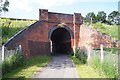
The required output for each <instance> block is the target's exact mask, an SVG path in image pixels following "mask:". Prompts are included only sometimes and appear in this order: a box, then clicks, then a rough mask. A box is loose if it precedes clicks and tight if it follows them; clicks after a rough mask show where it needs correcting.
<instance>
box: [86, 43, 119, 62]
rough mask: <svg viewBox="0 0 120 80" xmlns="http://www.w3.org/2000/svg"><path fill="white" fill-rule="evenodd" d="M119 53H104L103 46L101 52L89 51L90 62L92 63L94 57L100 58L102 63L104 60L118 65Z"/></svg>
mask: <svg viewBox="0 0 120 80" xmlns="http://www.w3.org/2000/svg"><path fill="white" fill-rule="evenodd" d="M117 52H118V51H116V54H113V53H112V52H110V51H104V50H103V45H101V49H100V50H88V53H87V54H88V62H89V61H91V60H92V59H93V58H94V57H98V58H99V59H100V61H101V63H102V62H103V61H104V60H107V61H109V62H113V63H118V54H117Z"/></svg>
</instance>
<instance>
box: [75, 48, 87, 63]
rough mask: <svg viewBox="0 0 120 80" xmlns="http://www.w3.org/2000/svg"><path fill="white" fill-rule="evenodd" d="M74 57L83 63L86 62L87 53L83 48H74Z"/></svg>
mask: <svg viewBox="0 0 120 80" xmlns="http://www.w3.org/2000/svg"><path fill="white" fill-rule="evenodd" d="M75 57H76V58H78V59H79V60H80V62H81V63H83V64H85V63H86V62H87V54H86V53H85V51H84V50H82V49H81V50H80V49H76V52H75Z"/></svg>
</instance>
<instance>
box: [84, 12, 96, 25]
mask: <svg viewBox="0 0 120 80" xmlns="http://www.w3.org/2000/svg"><path fill="white" fill-rule="evenodd" d="M85 21H86V22H90V23H96V16H95V14H94V12H90V13H88V14H87V15H86V17H85Z"/></svg>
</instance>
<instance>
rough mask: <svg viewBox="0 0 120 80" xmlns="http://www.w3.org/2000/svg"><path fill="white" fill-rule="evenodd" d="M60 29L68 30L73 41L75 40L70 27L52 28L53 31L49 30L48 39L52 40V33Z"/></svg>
mask: <svg viewBox="0 0 120 80" xmlns="http://www.w3.org/2000/svg"><path fill="white" fill-rule="evenodd" d="M58 28H64V29H66V30H67V31H68V32H69V33H70V36H71V39H72V38H74V34H73V32H72V31H71V29H70V28H69V27H67V26H64V27H53V28H51V29H50V30H49V32H48V39H49V40H51V35H52V33H53V32H54V31H55V30H56V29H58Z"/></svg>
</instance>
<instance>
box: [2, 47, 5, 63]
mask: <svg viewBox="0 0 120 80" xmlns="http://www.w3.org/2000/svg"><path fill="white" fill-rule="evenodd" d="M4 58H5V47H4V45H3V46H2V61H4Z"/></svg>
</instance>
